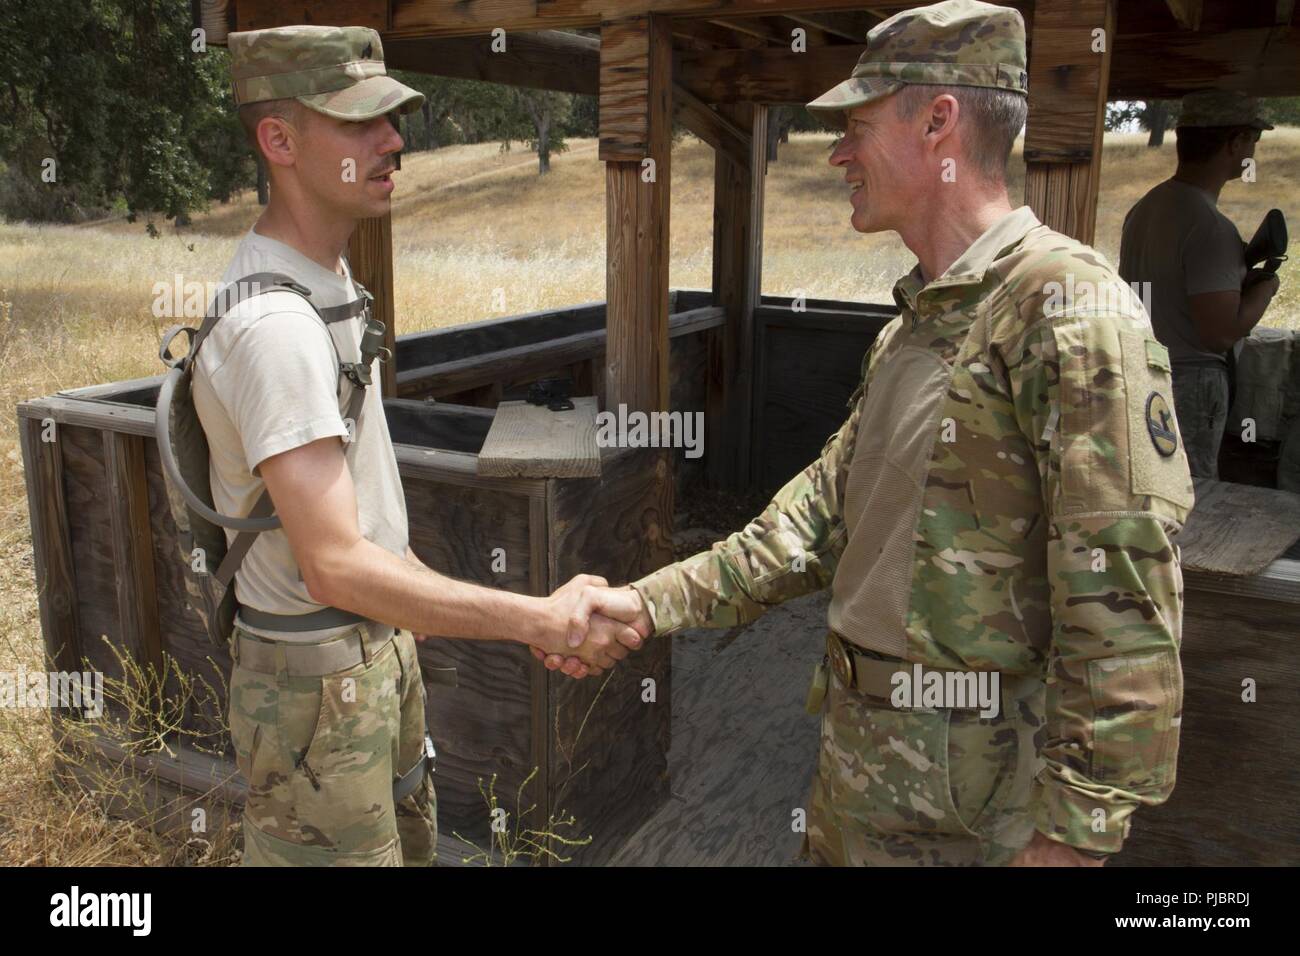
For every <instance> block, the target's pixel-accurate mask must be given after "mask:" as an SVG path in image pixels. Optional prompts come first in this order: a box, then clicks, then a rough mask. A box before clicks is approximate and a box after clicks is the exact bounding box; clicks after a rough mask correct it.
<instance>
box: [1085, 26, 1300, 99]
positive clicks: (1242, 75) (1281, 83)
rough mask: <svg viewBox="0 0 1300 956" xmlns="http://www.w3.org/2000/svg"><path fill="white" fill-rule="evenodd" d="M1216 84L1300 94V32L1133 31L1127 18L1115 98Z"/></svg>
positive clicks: (1114, 70) (1115, 71) (1167, 95)
mask: <svg viewBox="0 0 1300 956" xmlns="http://www.w3.org/2000/svg"><path fill="white" fill-rule="evenodd" d="M1122 9H1123V8H1122V7H1121V10H1122ZM1153 61H1154V62H1158V63H1159V64H1160V68H1159V69H1158V70H1155V69H1152V68H1151V64H1152V62H1153ZM1211 86H1212V87H1215V88H1216V89H1226V90H1239V91H1241V92H1243V93H1248V94H1250V95H1251V96H1297V95H1300V30H1296V29H1294V28H1288V27H1272V26H1267V27H1253V28H1250V29H1240V30H1227V31H1224V32H1212V31H1211V30H1210V29H1209V27H1208V26H1207V27H1205V28H1203V29H1201V30H1200V31H1199V32H1196V33H1192V32H1190V31H1179V32H1176V33H1174V32H1166V33H1151V32H1127V31H1125V30H1124V29H1123V23H1122V22H1121V32H1120V34H1119V38H1118V40H1117V41H1116V44H1115V57H1114V62H1113V63H1112V65H1111V72H1110V93H1109V96H1110V98H1111V99H1133V100H1142V99H1178V98H1179V97H1180V96H1183V95H1184V94H1186V93H1191V92H1193V91H1195V90H1202V89H1205V88H1206V87H1211Z"/></svg>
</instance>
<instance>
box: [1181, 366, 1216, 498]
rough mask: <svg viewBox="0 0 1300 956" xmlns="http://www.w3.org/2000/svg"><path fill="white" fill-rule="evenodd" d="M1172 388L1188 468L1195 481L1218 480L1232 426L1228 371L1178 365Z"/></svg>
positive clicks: (1213, 367) (1214, 367) (1209, 367)
mask: <svg viewBox="0 0 1300 956" xmlns="http://www.w3.org/2000/svg"><path fill="white" fill-rule="evenodd" d="M1172 387H1173V390H1174V416H1175V417H1176V418H1177V419H1178V433H1179V434H1180V435H1182V438H1183V447H1184V448H1185V449H1186V450H1187V467H1188V468H1189V470H1190V471H1191V473H1192V477H1194V478H1216V479H1217V478H1218V477H1219V448H1220V446H1221V445H1222V444H1223V431H1224V429H1225V428H1226V427H1227V424H1228V370H1227V368H1226V367H1225V366H1223V365H1175V366H1174V372H1173V381H1172Z"/></svg>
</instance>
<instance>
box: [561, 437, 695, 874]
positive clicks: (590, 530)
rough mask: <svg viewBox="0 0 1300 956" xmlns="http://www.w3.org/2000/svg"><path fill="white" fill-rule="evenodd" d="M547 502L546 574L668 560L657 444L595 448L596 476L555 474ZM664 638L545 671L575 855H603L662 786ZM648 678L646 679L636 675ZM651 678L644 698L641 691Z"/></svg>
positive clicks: (667, 481)
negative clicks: (607, 667)
mask: <svg viewBox="0 0 1300 956" xmlns="http://www.w3.org/2000/svg"><path fill="white" fill-rule="evenodd" d="M554 487H555V495H554V497H553V498H552V499H551V501H550V502H549V506H548V507H549V511H548V525H549V527H550V534H551V539H550V543H549V545H548V554H549V557H550V561H551V581H552V583H553V584H554V585H559V584H562V583H563V582H565V581H567V580H569V579H570V578H571V577H573V575H575V574H578V573H581V572H587V573H593V574H600V575H602V576H603V577H605V578H607V579H608V580H609V582H610V583H611V584H614V585H620V584H623V583H626V582H628V581H632V580H635V579H636V578H638V577H640V576H641V575H643V574H646V573H648V572H649V571H651V570H653V569H655V568H658V567H661V566H662V565H664V564H666V563H668V562H669V561H671V560H672V550H671V547H670V544H669V542H670V535H671V522H672V507H673V501H672V480H671V469H670V467H669V464H668V455H667V454H666V453H665V452H662V451H660V450H657V449H620V450H617V451H611V450H609V449H607V450H606V452H605V458H604V461H603V464H602V468H601V476H600V477H599V478H588V479H573V480H570V481H563V482H555V483H554ZM671 655H672V645H671V642H669V641H651V642H649V643H648V644H647V646H646V647H645V648H644V649H643V650H641V651H638V652H637V653H634V654H631V655H629V656H628V658H627V659H626V660H624V661H622V662H621V663H620V664H619V665H618V666H617V667H615V668H614V669H613V670H612V671H609V672H608V673H607V674H606V675H602V676H601V677H599V678H596V679H591V678H588V679H586V680H581V681H574V680H571V679H570V678H568V677H565V676H564V675H563V674H561V673H559V672H548V675H549V701H550V712H551V713H552V714H553V715H554V716H553V722H552V724H551V726H550V727H549V728H548V731H549V734H548V738H549V739H548V748H549V749H548V753H549V755H550V756H549V762H550V765H551V768H552V769H551V774H552V776H551V791H552V796H551V801H550V806H551V808H552V810H553V811H554V812H556V813H557V814H558V813H571V814H572V815H573V816H574V817H575V818H576V820H577V827H578V830H579V832H580V833H581V835H583V836H586V835H590V836H591V837H592V842H591V844H590V845H589V846H587V847H583V848H581V849H580V850H577V851H576V852H574V853H573V857H574V860H575V862H578V863H582V864H584V865H598V864H601V863H604V862H606V861H607V860H609V858H610V857H611V856H613V854H614V852H615V851H616V850H617V849H618V846H619V844H620V843H621V842H622V841H623V839H624V838H625V837H626V835H627V834H629V833H631V832H632V831H633V830H635V829H636V827H637V826H639V825H640V822H641V821H642V820H644V819H645V818H646V817H647V816H649V815H650V814H651V813H653V812H654V810H655V809H656V808H657V807H658V806H659V804H660V803H661V802H662V801H663V800H665V799H666V798H667V796H668V777H667V774H666V757H665V755H666V753H667V750H668V747H669V743H670V740H669V737H670V733H671V727H670V720H671V714H670V701H671V699H672V687H671V678H672V669H671ZM646 681H653V684H646V683H645V682H646ZM650 688H653V692H654V694H653V696H654V700H653V701H650V700H647V699H646V697H647V696H648V691H649V690H650Z"/></svg>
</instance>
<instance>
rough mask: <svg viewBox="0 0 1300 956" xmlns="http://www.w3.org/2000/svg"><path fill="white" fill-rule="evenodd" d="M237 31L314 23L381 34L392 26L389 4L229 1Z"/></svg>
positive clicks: (374, 0) (365, 0)
mask: <svg viewBox="0 0 1300 956" xmlns="http://www.w3.org/2000/svg"><path fill="white" fill-rule="evenodd" d="M230 2H231V3H232V5H233V6H234V8H235V23H236V27H235V29H237V30H266V29H268V28H270V27H284V26H291V25H293V24H296V23H315V24H320V25H324V26H354V27H370V28H371V29H372V30H378V31H379V32H380V33H384V32H385V31H386V30H388V29H389V27H390V26H391V23H390V21H389V16H388V7H389V2H388V0H310V2H309V0H287V2H286V0H230Z"/></svg>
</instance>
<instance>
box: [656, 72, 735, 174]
mask: <svg viewBox="0 0 1300 956" xmlns="http://www.w3.org/2000/svg"><path fill="white" fill-rule="evenodd" d="M673 116H674V118H675V119H676V120H677V122H679V123H681V124H682V125H683V126H685V127H686V128H687V129H688V130H690V131H691V132H692V133H694V134H695V135H696V136H698V137H699V138H700V139H702V140H704V142H706V143H708V144H709V145H710V146H712V147H713V148H714V149H715V150H717V151H718V152H721V153H724V154H725V155H726V156H727V158H728V159H729V160H731V162H733V163H735V164H736V165H737V166H741V167H743V168H745V169H748V168H749V163H750V147H749V132H748V131H747V130H745V129H742V128H741V127H740V126H738V125H737V124H736V123H734V122H732V121H731V119H729V118H728V117H727V116H726V115H725V114H724V113H721V112H719V111H718V110H715V109H712V108H711V107H710V106H709V104H708V103H705V102H704V101H703V100H702V99H700V98H699V97H698V96H696V95H695V94H694V93H692V92H691V91H690V90H688V89H686V88H685V87H684V86H681V85H680V84H676V83H674V84H673Z"/></svg>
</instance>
